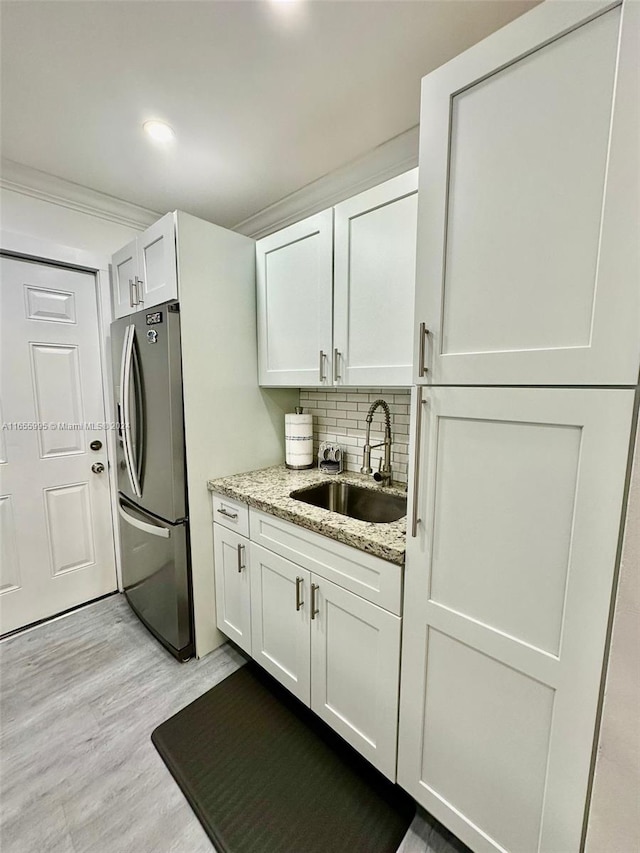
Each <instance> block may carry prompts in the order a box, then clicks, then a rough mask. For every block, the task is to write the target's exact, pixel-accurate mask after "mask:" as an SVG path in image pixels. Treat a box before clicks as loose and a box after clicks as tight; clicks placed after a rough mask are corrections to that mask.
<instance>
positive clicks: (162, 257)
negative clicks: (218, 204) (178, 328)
mask: <svg viewBox="0 0 640 853" xmlns="http://www.w3.org/2000/svg"><path fill="white" fill-rule="evenodd" d="M136 242H137V252H138V298H139V300H140V308H150V307H151V306H152V305H160V303H161V302H168V301H169V300H170V299H177V298H178V273H177V267H176V226H175V216H174V214H173V213H167V215H166V216H163V217H162V219H159V220H158V221H157V222H154V224H153V225H151V226H150V227H149V228H147V230H146V231H145V232H144V233H143V234H141V235H140V236H139V237H138V239H137V241H136Z"/></svg>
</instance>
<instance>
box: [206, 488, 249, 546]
mask: <svg viewBox="0 0 640 853" xmlns="http://www.w3.org/2000/svg"><path fill="white" fill-rule="evenodd" d="M211 505H212V508H213V520H214V521H215V522H216V523H217V524H221V525H222V526H223V527H226V528H227V529H228V530H235V531H236V533H239V534H240V535H241V536H247V537H248V536H249V507H248V506H247V505H246V504H243V503H241V502H240V501H234V500H233V498H227V497H225V496H224V495H218V494H216V493H215V492H214V493H213V494H212V495H211Z"/></svg>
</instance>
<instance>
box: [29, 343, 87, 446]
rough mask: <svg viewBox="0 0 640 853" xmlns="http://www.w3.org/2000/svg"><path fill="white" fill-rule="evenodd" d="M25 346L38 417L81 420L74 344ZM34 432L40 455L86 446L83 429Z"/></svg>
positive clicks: (77, 367) (79, 384)
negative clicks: (27, 351) (28, 354)
mask: <svg viewBox="0 0 640 853" xmlns="http://www.w3.org/2000/svg"><path fill="white" fill-rule="evenodd" d="M29 348H30V350H31V370H32V380H33V389H34V403H35V408H36V416H37V419H38V421H40V422H42V423H45V422H46V423H58V422H60V421H65V420H67V421H71V422H72V423H83V422H84V421H85V417H84V411H83V406H82V394H81V383H80V362H79V353H78V347H77V346H75V345H74V346H61V345H60V344H55V345H51V344H46V345H45V344H33V343H32V344H29ZM37 435H38V441H39V443H40V455H41V457H42V458H43V459H44V458H45V457H47V456H49V457H50V456H62V455H67V454H72V453H84V452H85V450H86V447H85V443H84V442H85V434H84V430H76V431H75V432H71V431H69V430H64V431H59V430H47V431H46V432H45V431H42V430H40V431H38V433H37Z"/></svg>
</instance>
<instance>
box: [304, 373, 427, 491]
mask: <svg viewBox="0 0 640 853" xmlns="http://www.w3.org/2000/svg"><path fill="white" fill-rule="evenodd" d="M380 398H382V399H383V400H385V401H386V402H387V403H388V404H389V410H390V412H391V438H392V442H393V443H392V446H391V467H392V469H393V480H394V482H401V483H406V482H407V471H408V467H409V417H410V407H411V392H410V390H409V388H406V389H405V388H350V389H349V390H345V389H343V388H337V389H336V390H335V391H334V390H333V389H323V390H321V391H319V390H316V389H315V388H301V389H300V405H301V406H303V407H304V411H305V412H306V413H308V414H312V415H313V452H314V456H315V457H316V458H317V454H318V447H319V445H320V442H322V441H331V442H334V443H335V444H340V445H341V446H342V447H343V448H344V451H345V466H344V467H345V468H346V470H347V471H356V472H357V471H360V466H361V465H362V448H363V447H364V438H365V433H366V429H367V423H366V421H365V418H366V416H367V412H368V411H369V406H370V405H371V403H373V402H374V401H375V400H378V399H380ZM379 441H384V411H383V410H382V409H381V408H378V409H376V411H375V413H374V415H373V423H372V424H371V443H372V444H377V443H378V442H379ZM383 456H384V448H383V447H377V448H376V449H375V450H372V451H371V467H372V468H373V470H374V471H376V470H377V469H378V460H379V459H380V458H382V457H383Z"/></svg>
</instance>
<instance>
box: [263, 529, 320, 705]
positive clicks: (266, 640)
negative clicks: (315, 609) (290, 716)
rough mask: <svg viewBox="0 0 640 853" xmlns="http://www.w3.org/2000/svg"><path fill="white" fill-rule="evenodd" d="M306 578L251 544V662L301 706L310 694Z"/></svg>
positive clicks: (308, 589)
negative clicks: (288, 691)
mask: <svg viewBox="0 0 640 853" xmlns="http://www.w3.org/2000/svg"><path fill="white" fill-rule="evenodd" d="M296 578H301V581H299V582H298V587H299V593H298V600H299V608H298V609H296V604H297V602H296ZM310 578H311V574H310V573H309V572H308V571H306V570H305V569H301V568H300V566H296V565H295V564H294V563H291V562H289V560H285V559H284V558H283V557H279V556H278V555H277V554H273V553H271V551H267V549H266V548H262V547H261V546H260V545H256V544H255V543H253V542H252V543H251V610H252V624H251V633H252V656H253V658H255V660H256V661H257V662H258V663H259V664H260V665H261V666H263V667H264V668H265V669H266V670H267V672H269V673H270V674H271V675H273V677H274V678H277V680H278V681H280V682H281V683H282V684H284V686H285V687H287V688H288V689H289V690H290V691H291V692H292V693H293V694H294V695H295V696H297V698H298V699H300V701H301V702H304V703H305V705H309V703H310V693H311V691H310V665H309V661H310V646H311V639H310V634H309V615H310V614H309V607H310V601H311V599H310V595H311V587H310V583H311V581H310Z"/></svg>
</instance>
